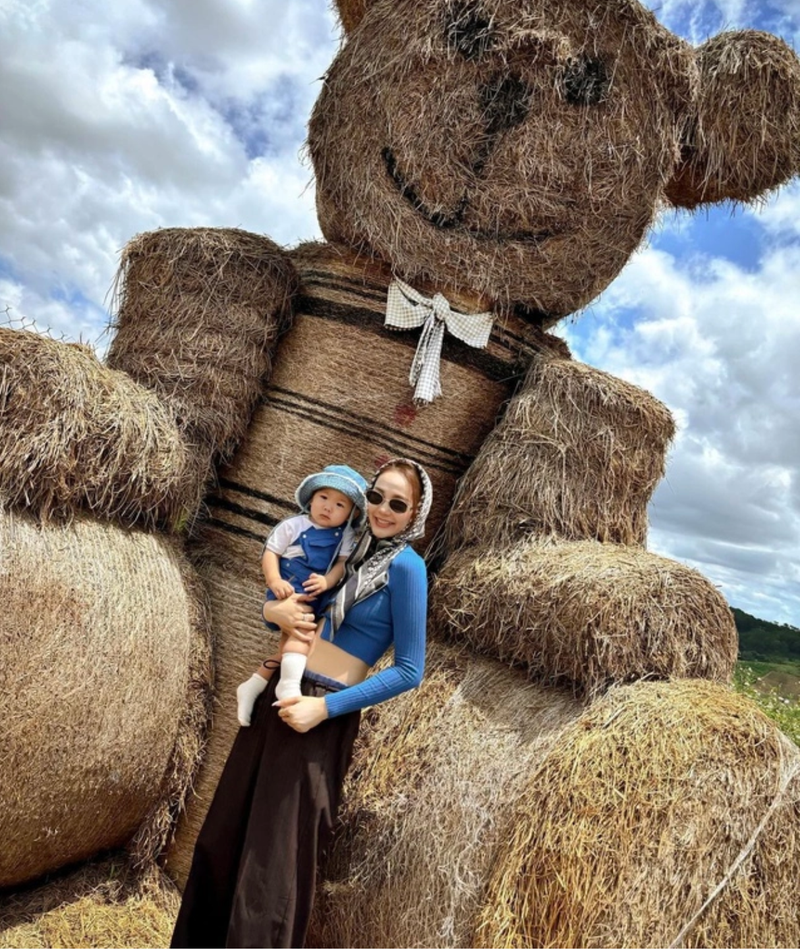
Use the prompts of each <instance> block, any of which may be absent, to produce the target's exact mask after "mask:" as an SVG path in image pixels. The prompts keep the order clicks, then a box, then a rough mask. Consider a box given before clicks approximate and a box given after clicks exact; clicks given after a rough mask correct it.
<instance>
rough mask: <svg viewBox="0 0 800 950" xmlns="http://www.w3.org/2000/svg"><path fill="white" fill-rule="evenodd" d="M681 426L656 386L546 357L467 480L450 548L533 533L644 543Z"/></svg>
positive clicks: (456, 506) (449, 534)
mask: <svg viewBox="0 0 800 950" xmlns="http://www.w3.org/2000/svg"><path fill="white" fill-rule="evenodd" d="M674 432H675V426H674V422H673V420H672V416H671V415H670V412H669V410H668V409H667V408H666V406H664V405H663V404H662V403H660V402H659V401H658V400H657V399H656V398H655V397H654V396H651V395H650V393H648V392H645V391H644V390H642V389H639V388H638V387H637V386H633V385H631V384H630V383H627V382H624V381H623V380H621V379H616V378H615V377H613V376H610V375H609V374H608V373H604V372H601V371H600V370H597V369H594V368H593V367H591V366H586V365H585V364H584V363H578V362H576V361H573V360H562V359H553V358H547V357H538V358H537V359H535V360H534V361H533V363H532V365H531V368H530V370H529V371H528V375H527V377H526V379H525V381H524V383H523V385H522V387H521V389H520V392H519V394H518V395H517V396H515V397H514V398H513V399H512V400H511V402H510V404H509V406H508V410H507V411H506V414H505V416H504V417H503V419H502V420H501V422H500V423H499V424H498V425H497V427H496V428H495V429H494V431H493V432H492V433H491V435H490V436H489V438H488V439H487V440H486V442H485V443H484V445H483V447H482V448H481V451H480V454H479V455H478V458H477V459H476V461H475V463H474V464H473V466H472V467H471V468H470V470H469V472H468V473H467V475H466V476H465V477H464V478H463V479H462V480H461V482H460V483H459V487H458V492H457V494H456V497H455V500H454V502H453V507H452V509H451V513H450V516H449V518H448V521H447V527H446V532H445V546H446V548H447V550H448V551H453V550H455V549H457V548H458V547H460V546H461V545H464V544H474V543H480V544H485V545H496V546H498V547H499V546H503V545H507V544H510V543H513V542H516V541H518V540H520V539H522V538H525V537H529V536H531V535H534V536H537V537H544V536H550V535H552V536H555V537H561V538H568V539H571V540H584V539H595V540H597V541H612V542H615V543H617V544H638V545H642V546H644V544H645V541H646V538H647V503H648V501H649V500H650V496H651V495H652V493H653V490H654V489H655V487H656V485H657V484H658V482H659V481H660V480H661V478H662V476H663V474H664V463H665V457H666V451H667V448H668V446H669V444H670V441H671V440H672V437H673V435H674Z"/></svg>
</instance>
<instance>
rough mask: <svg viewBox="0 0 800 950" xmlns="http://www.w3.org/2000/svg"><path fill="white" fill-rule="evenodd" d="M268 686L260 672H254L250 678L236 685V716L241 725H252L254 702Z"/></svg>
mask: <svg viewBox="0 0 800 950" xmlns="http://www.w3.org/2000/svg"><path fill="white" fill-rule="evenodd" d="M266 688H267V681H266V680H265V679H264V677H263V676H259V675H258V673H253V675H252V676H251V677H250V679H249V680H245V681H244V683H241V684H240V685H239V686H237V687H236V700H237V704H236V718H237V719H238V720H239V725H241V726H249V725H250V717H251V716H252V715H253V704H254V703H255V701H256V700H257V699H258V697H259V696H260V695H261V694H262V693H263V692H264V690H265V689H266Z"/></svg>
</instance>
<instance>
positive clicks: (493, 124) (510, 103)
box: [480, 74, 531, 138]
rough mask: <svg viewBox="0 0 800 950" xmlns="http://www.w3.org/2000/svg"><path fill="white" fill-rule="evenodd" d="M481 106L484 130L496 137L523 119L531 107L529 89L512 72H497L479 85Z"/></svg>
mask: <svg viewBox="0 0 800 950" xmlns="http://www.w3.org/2000/svg"><path fill="white" fill-rule="evenodd" d="M480 95H481V108H482V111H483V117H484V121H485V122H486V131H487V133H488V134H489V135H490V136H491V137H492V138H494V137H496V136H497V135H499V134H500V133H501V132H505V131H506V130H507V129H513V128H514V126H517V125H520V124H521V123H522V122H524V121H525V118H526V116H527V115H528V112H529V111H530V108H531V90H530V87H529V86H528V84H527V83H526V82H524V81H523V80H522V79H520V77H519V76H515V75H513V74H511V75H509V74H498V75H496V76H493V77H492V78H491V79H490V80H489V82H487V83H486V84H485V85H483V86H481V89H480Z"/></svg>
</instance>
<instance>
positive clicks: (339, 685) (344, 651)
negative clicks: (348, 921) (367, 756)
mask: <svg viewBox="0 0 800 950" xmlns="http://www.w3.org/2000/svg"><path fill="white" fill-rule="evenodd" d="M367 502H368V504H367V518H368V528H367V530H366V531H365V532H364V534H363V535H362V537H361V538H360V540H359V543H358V545H357V546H356V549H355V551H354V552H353V554H352V555H351V556H350V558H349V560H348V562H347V568H346V573H345V580H344V583H343V585H342V586H341V588H340V589H339V591H338V593H337V594H336V596H335V598H334V600H333V602H332V604H331V605H330V607H329V609H328V618H327V620H326V622H325V627H324V629H323V632H322V636H321V637H318V638H317V641H316V643H315V646H314V650H313V653H312V654H311V655H310V656H309V659H308V666H307V668H306V674H305V676H304V678H303V681H302V692H303V695H302V696H300V697H293V698H289V699H284V700H280V701H278V702H276V701H275V695H274V694H275V682H274V680H273V681H271V682H270V684H269V686H268V687H267V689H266V691H265V692H264V693H263V694H262V696H261V697H260V699H259V700H258V702H257V705H256V708H255V712H254V715H253V724H252V725H251V726H250V727H249V728H246V729H241V730H240V731H239V734H238V736H237V738H236V742H235V743H234V746H233V749H232V750H231V754H230V756H229V757H228V761H227V763H226V765H225V769H224V771H223V773H222V777H221V779H220V782H219V786H218V787H217V791H216V794H215V795H214V800H213V802H212V803H211V808H210V809H209V812H208V816H207V817H206V821H205V824H204V825H203V828H202V830H201V831H200V835H199V836H198V839H197V844H196V846H195V852H194V858H193V861H192V868H191V871H190V874H189V879H188V881H187V884H186V888H185V890H184V895H183V902H182V904H181V909H180V913H179V914H178V920H177V923H176V925H175V932H174V934H173V938H172V946H173V947H225V946H228V947H301V946H302V945H303V941H304V939H305V933H306V929H307V926H308V921H309V918H310V915H311V906H312V902H313V897H314V885H315V879H316V873H317V863H318V860H319V856H320V854H321V852H322V851H323V849H324V848H325V847H326V846H327V844H328V843H329V841H330V837H331V834H332V831H333V824H334V821H335V818H336V812H337V809H338V805H339V797H340V794H341V789H342V784H343V782H344V777H345V773H346V771H347V768H348V766H349V764H350V758H351V755H352V747H353V742H354V741H355V737H356V733H357V732H358V722H359V710H361V709H362V708H363V707H365V706H371V705H374V704H375V703H377V702H383V701H384V700H386V699H389V698H391V697H392V696H396V695H398V694H399V693H401V692H404V691H405V690H408V689H412V688H413V687H415V686H418V685H419V682H420V680H421V678H422V671H423V667H424V662H425V622H426V611H427V579H426V573H425V564H424V561H423V560H422V558H421V557H420V556H419V555H418V554H417V553H416V552H415V551H414V550H413V549H412V548H411V547H410V546H409V542H411V541H413V540H414V539H415V538H419V537H421V536H422V534H423V533H424V529H425V519H426V517H427V515H428V512H429V510H430V506H431V484H430V481H429V479H428V476H427V474H426V473H425V471H424V469H423V468H422V467H421V466H420V465H417V464H416V463H415V462H411V461H409V460H408V459H393V460H392V461H390V462H387V463H386V464H385V465H383V466H382V467H381V468H380V469H379V470H378V472H377V474H376V476H375V479H374V481H373V484H372V487H371V488H370V489H369V491H368V492H367ZM264 618H265V619H266V620H268V621H271V622H272V623H277V625H278V626H279V627H280V628H281V630H282V631H284V632H285V633H287V634H288V633H291V634H293V635H295V636H301V637H305V638H306V639H308V640H310V639H311V638H312V637H313V631H314V624H313V622H312V621H311V619H310V617H309V614H308V613H307V612H305V611H304V608H303V604H302V602H301V598H299V597H298V595H293V596H292V597H289V598H287V599H286V600H282V601H269V602H268V603H266V604H265V605H264ZM392 644H393V645H394V651H395V656H394V665H393V666H391V667H388V668H387V669H384V670H381V672H379V673H376V674H375V675H374V676H372V677H370V678H369V679H367V673H368V672H369V670H370V668H371V667H372V666H373V665H374V664H375V663H376V662H377V660H378V659H379V658H380V657H381V656H382V655H383V654H384V653H385V652H386V650H387V649H388V648H389V646H391V645H392Z"/></svg>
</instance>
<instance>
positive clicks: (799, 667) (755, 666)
mask: <svg viewBox="0 0 800 950" xmlns="http://www.w3.org/2000/svg"><path fill="white" fill-rule="evenodd" d="M736 666H737V670H738V669H740V668H741V667H749V668H750V669H751V670H752V671H753V672H754V673H755V674H756V676H766V674H767V673H769V672H771V671H772V670H778V672H780V673H790V674H791V675H792V676H797V677H800V660H783V659H782V660H746V659H743V658H740V660H739V662H738V663H737V665H736Z"/></svg>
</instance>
